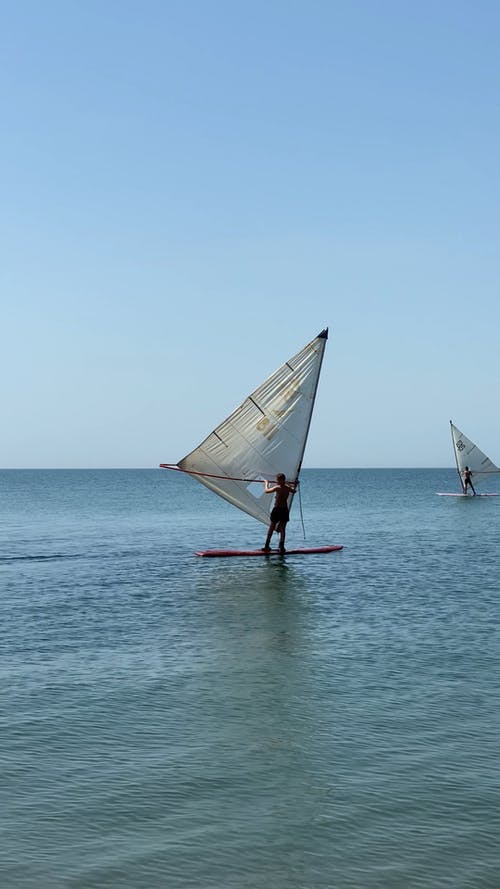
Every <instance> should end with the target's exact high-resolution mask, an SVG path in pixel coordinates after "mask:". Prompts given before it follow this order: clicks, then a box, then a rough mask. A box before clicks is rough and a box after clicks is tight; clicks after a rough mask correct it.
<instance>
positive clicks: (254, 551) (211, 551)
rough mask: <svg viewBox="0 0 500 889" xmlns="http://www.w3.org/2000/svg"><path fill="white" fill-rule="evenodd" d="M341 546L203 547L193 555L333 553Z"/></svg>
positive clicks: (217, 556) (306, 554)
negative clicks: (279, 547) (285, 547)
mask: <svg viewBox="0 0 500 889" xmlns="http://www.w3.org/2000/svg"><path fill="white" fill-rule="evenodd" d="M343 548H344V547H343V546H339V545H336V546H314V547H313V546H311V547H306V548H302V549H287V550H285V552H284V553H281V552H280V551H279V549H270V550H263V549H205V550H198V551H197V552H196V553H195V555H197V556H203V557H207V556H210V557H211V558H229V557H231V556H282V555H286V556H312V555H315V554H319V553H334V552H337V551H338V550H340V549H343Z"/></svg>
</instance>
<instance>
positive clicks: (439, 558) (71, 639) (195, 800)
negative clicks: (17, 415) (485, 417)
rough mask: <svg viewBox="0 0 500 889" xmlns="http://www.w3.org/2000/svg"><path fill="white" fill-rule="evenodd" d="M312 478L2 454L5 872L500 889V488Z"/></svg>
mask: <svg viewBox="0 0 500 889" xmlns="http://www.w3.org/2000/svg"><path fill="white" fill-rule="evenodd" d="M302 480H303V481H302V486H301V497H302V508H303V513H304V522H305V527H306V532H307V543H308V544H310V545H314V544H325V543H343V544H344V546H345V549H344V550H343V551H342V552H339V553H333V554H331V555H318V556H308V557H294V556H285V557H283V558H279V557H272V558H269V559H266V558H262V559H260V558H257V559H231V560H215V559H214V560H211V559H210V560H205V559H198V558H196V557H195V556H194V555H193V552H194V550H195V549H198V548H208V547H220V546H227V547H231V546H236V547H240V546H256V545H257V546H261V545H262V544H263V540H264V535H265V528H264V526H261V525H259V524H257V523H255V522H253V521H252V520H251V519H249V518H248V517H246V516H244V515H240V514H239V513H238V511H237V510H234V509H233V508H232V507H230V506H229V505H227V504H225V503H224V502H223V501H220V500H219V499H218V498H217V497H215V496H214V495H213V494H211V493H210V492H209V491H207V490H206V489H204V488H203V487H202V486H201V485H199V484H197V483H196V482H194V481H193V480H191V479H189V478H186V477H184V476H181V475H177V474H175V473H168V472H164V471H161V470H144V471H142V470H137V471H118V470H116V471H106V470H102V471H58V472H56V471H53V472H52V471H19V472H18V471H8V472H2V473H0V495H1V496H0V533H1V542H0V590H1V592H0V608H1V620H0V680H1V692H0V694H1V696H0V710H1V740H0V771H1V775H0V778H1V780H0V787H1V797H2V805H1V808H0V829H1V835H0V885H1V886H2V889H17V887H33V889H62V887H74V889H107V887H113V889H170V887H172V889H188V887H189V889H209V887H214V889H215V887H217V889H243V887H245V889H268V887H271V889H299V887H300V889H326V887H334V889H374V887H377V889H417V887H418V889H431V887H432V889H441V887H450V889H462V887H471V889H489V887H491V889H498V886H499V885H500V760H499V749H500V692H499V688H500V653H499V652H500V631H499V626H500V558H499V531H500V497H499V498H476V499H472V498H471V499H468V500H453V499H450V498H440V497H436V496H435V492H436V491H438V490H449V491H452V490H456V487H457V477H456V472H455V471H454V470H451V469H450V470H393V471H384V470H378V471H373V470H351V471H343V470H342V471H341V470H317V471H316V470H306V471H304V472H303V476H302ZM488 488H489V490H494V487H493V486H492V485H489V486H488ZM497 490H499V488H498V487H497ZM297 507H298V502H297V500H296V501H295V504H294V510H293V514H292V522H291V524H290V526H289V532H288V543H289V545H291V544H292V543H296V544H298V545H300V544H302V543H303V539H302V528H301V523H300V517H299V509H298V508H297Z"/></svg>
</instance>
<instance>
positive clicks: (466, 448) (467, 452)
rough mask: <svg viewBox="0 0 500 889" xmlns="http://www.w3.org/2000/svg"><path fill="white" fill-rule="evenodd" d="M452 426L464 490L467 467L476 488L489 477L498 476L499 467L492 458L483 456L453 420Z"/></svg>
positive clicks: (452, 436)
mask: <svg viewBox="0 0 500 889" xmlns="http://www.w3.org/2000/svg"><path fill="white" fill-rule="evenodd" d="M450 426H451V438H452V441H453V448H454V450H455V459H456V461H457V470H458V474H459V476H460V481H461V482H462V488H463V473H464V470H465V467H466V466H468V467H469V469H470V470H471V472H472V483H473V485H474V487H475V486H476V485H479V484H480V483H481V482H483V481H484V479H485V478H488V476H490V475H497V474H498V473H499V472H500V469H499V468H498V466H495V464H494V463H493V462H492V461H491V460H490V458H489V457H487V456H486V454H483V452H482V451H480V450H479V448H478V447H477V445H475V444H474V442H472V441H471V440H470V438H467V436H466V435H464V434H463V432H460V429H457V427H456V426H455V425H454V424H453V422H452V421H451V420H450Z"/></svg>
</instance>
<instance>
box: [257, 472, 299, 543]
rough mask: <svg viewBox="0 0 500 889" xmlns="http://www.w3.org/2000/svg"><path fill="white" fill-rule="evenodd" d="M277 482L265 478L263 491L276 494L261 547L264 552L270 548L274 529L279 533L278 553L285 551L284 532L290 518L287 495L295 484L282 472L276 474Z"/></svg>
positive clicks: (292, 492)
mask: <svg viewBox="0 0 500 889" xmlns="http://www.w3.org/2000/svg"><path fill="white" fill-rule="evenodd" d="M276 482H277V484H275V485H271V484H270V483H269V482H268V481H267V479H266V486H265V488H264V492H265V493H266V494H274V493H275V494H276V499H275V501H274V506H273V508H272V510H271V522H270V524H269V528H268V531H267V538H266V545H265V546H264V547H263V550H264V552H269V550H270V548H271V537H272V536H273V532H274V531H276V532H277V533H279V535H280V545H279V550H280V553H284V552H285V534H286V525H287V522H288V520H289V518H290V516H289V514H288V497H289V496H290V494H294V493H295V489H296V484H295V483H294V482H292V483H290V482H288V483H287V480H286V477H285V476H284V475H283V473H282V472H280V473H278V475H277V476H276Z"/></svg>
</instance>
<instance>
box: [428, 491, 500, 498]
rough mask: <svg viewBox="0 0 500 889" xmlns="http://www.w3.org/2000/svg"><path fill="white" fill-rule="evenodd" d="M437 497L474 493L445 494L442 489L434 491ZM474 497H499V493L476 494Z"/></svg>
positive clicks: (469, 495)
mask: <svg viewBox="0 0 500 889" xmlns="http://www.w3.org/2000/svg"><path fill="white" fill-rule="evenodd" d="M436 494H437V495H438V497H470V498H471V499H472V498H473V497H474V494H447V493H443V492H442V491H436ZM476 497H500V494H476Z"/></svg>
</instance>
